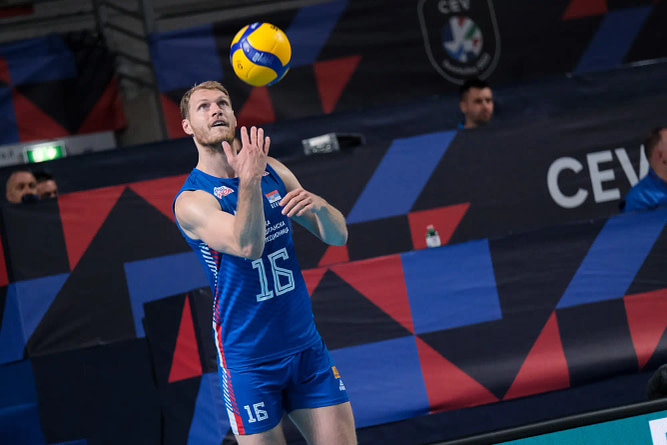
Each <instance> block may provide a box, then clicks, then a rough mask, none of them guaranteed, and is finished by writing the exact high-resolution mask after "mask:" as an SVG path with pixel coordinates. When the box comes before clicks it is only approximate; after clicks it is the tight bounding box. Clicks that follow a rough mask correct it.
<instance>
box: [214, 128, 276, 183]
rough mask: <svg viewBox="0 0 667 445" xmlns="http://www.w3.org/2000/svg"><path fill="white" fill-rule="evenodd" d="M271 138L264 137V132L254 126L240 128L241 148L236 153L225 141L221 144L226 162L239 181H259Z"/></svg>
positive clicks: (264, 166)
mask: <svg viewBox="0 0 667 445" xmlns="http://www.w3.org/2000/svg"><path fill="white" fill-rule="evenodd" d="M270 145H271V138H269V137H268V136H264V130H263V129H261V128H259V129H258V128H257V127H255V126H253V127H250V133H248V129H247V128H246V127H241V148H240V150H239V152H238V153H234V149H233V148H232V146H231V144H230V143H229V142H227V141H224V142H223V143H222V149H223V151H224V152H225V155H226V156H227V162H229V165H231V166H232V168H233V169H234V171H235V172H236V174H237V176H238V177H239V179H241V180H252V179H261V177H262V175H263V174H264V171H265V170H266V161H267V157H268V154H269V147H270Z"/></svg>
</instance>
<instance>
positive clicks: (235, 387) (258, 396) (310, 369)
mask: <svg viewBox="0 0 667 445" xmlns="http://www.w3.org/2000/svg"><path fill="white" fill-rule="evenodd" d="M218 375H219V376H220V384H221V386H222V392H223V396H224V400H225V406H226V408H227V415H228V417H229V423H230V425H231V427H232V431H233V432H234V434H255V433H261V432H263V431H268V430H270V429H271V428H273V427H275V426H276V425H278V423H280V420H281V419H282V417H283V412H288V413H289V412H291V411H293V410H295V409H300V408H318V407H321V406H330V405H337V404H339V403H344V402H347V401H348V400H349V398H348V396H347V391H346V389H345V385H344V384H343V381H342V380H341V378H340V374H339V373H338V370H337V369H336V367H335V366H334V365H333V362H332V360H331V356H330V355H329V351H328V350H327V348H326V346H325V345H324V341H322V340H320V342H319V343H317V344H316V345H315V346H313V347H312V348H309V349H306V350H304V351H301V352H297V353H296V354H292V355H289V356H287V357H283V358H280V359H277V360H272V361H269V362H265V363H261V364H258V365H252V366H247V367H242V368H235V369H228V368H219V369H218Z"/></svg>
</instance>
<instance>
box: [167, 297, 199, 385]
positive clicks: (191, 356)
mask: <svg viewBox="0 0 667 445" xmlns="http://www.w3.org/2000/svg"><path fill="white" fill-rule="evenodd" d="M200 375H202V369H201V360H200V358H199V348H198V347H197V337H196V335H195V325H194V323H193V322H192V312H191V311H190V300H189V298H188V296H187V295H186V296H185V304H184V305H183V314H182V315H181V325H180V327H179V328H178V337H177V338H176V348H174V357H173V359H172V361H171V371H169V383H172V382H176V381H178V380H183V379H189V378H190V377H197V376H200Z"/></svg>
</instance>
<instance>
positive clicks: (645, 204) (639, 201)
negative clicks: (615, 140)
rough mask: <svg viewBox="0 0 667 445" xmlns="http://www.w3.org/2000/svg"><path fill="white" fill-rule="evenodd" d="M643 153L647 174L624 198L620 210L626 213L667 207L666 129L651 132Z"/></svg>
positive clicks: (658, 128)
mask: <svg viewBox="0 0 667 445" xmlns="http://www.w3.org/2000/svg"><path fill="white" fill-rule="evenodd" d="M644 153H645V154H646V158H647V159H648V162H649V166H650V167H649V170H648V174H647V175H646V176H644V178H643V179H642V180H641V181H639V182H638V183H637V184H635V185H634V186H633V187H632V188H631V189H630V191H629V192H628V194H627V195H626V196H625V201H624V203H623V204H622V208H623V210H624V211H626V212H631V211H634V210H648V209H654V208H656V207H659V206H665V205H667V128H665V127H657V128H654V129H653V130H651V132H650V133H649V135H648V137H647V138H646V141H645V142H644Z"/></svg>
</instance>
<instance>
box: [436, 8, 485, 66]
mask: <svg viewBox="0 0 667 445" xmlns="http://www.w3.org/2000/svg"><path fill="white" fill-rule="evenodd" d="M483 45H484V37H483V36H482V30H481V29H479V26H477V23H475V22H474V21H472V19H470V18H469V17H464V16H462V15H456V16H453V17H450V18H449V22H447V23H446V24H445V26H444V28H443V33H442V46H443V47H444V48H445V51H447V54H449V55H450V56H451V57H452V58H453V59H455V60H457V61H459V62H461V63H467V62H471V61H473V60H475V59H477V58H478V57H479V54H480V52H481V51H482V46H483Z"/></svg>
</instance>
